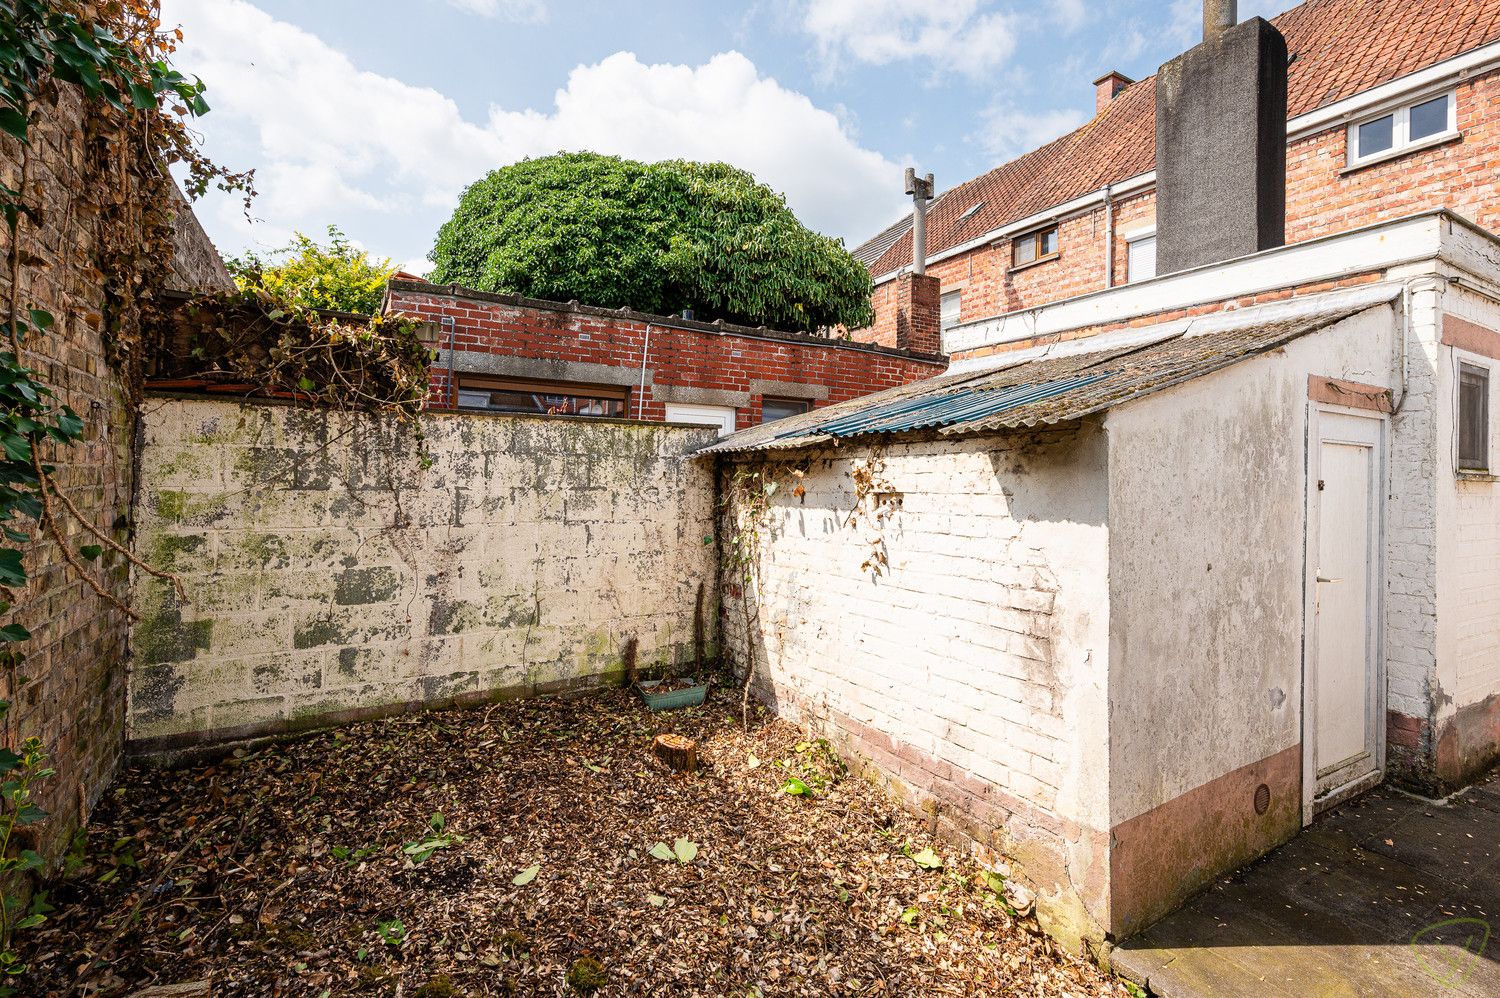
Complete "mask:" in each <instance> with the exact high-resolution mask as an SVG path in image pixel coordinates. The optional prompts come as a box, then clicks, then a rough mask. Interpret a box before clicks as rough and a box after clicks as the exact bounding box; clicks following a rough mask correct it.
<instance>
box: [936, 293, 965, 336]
mask: <svg viewBox="0 0 1500 998" xmlns="http://www.w3.org/2000/svg"><path fill="white" fill-rule="evenodd" d="M960 301H961V292H958V291H950V292H948V293H947V294H945V295H943V297H941V298H939V299H938V325H939V326H940V327H941V328H943V329H947V328H948V327H949V326H956V325H958V316H959V307H960Z"/></svg>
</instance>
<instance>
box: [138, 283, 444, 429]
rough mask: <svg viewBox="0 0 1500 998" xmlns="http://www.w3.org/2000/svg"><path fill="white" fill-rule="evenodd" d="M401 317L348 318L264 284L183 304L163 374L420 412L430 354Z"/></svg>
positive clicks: (338, 403)
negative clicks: (282, 295)
mask: <svg viewBox="0 0 1500 998" xmlns="http://www.w3.org/2000/svg"><path fill="white" fill-rule="evenodd" d="M420 325H421V323H420V322H419V321H418V320H416V319H412V318H409V317H407V316H402V315H374V316H361V317H360V318H358V319H357V320H355V319H345V318H339V317H337V316H330V315H328V314H326V313H322V312H319V311H317V310H315V309H312V308H309V307H307V306H304V305H299V304H297V303H295V302H291V301H288V300H286V299H285V298H280V297H275V296H272V295H270V294H269V293H267V292H265V291H261V290H257V289H253V288H252V289H246V290H243V291H236V292H228V293H223V294H215V295H206V296H203V297H199V298H195V299H193V300H192V301H190V302H186V303H184V304H183V305H181V306H179V307H178V308H177V310H176V312H175V313H174V314H173V316H172V321H171V324H170V325H169V326H167V327H165V334H166V337H165V338H166V339H167V340H168V342H169V348H168V349H165V350H163V355H162V357H161V358H160V360H159V361H158V365H157V372H156V373H157V376H158V377H165V378H172V377H188V378H194V379H199V380H204V381H209V382H212V383H217V384H219V385H242V386H244V387H245V388H246V390H254V391H259V392H268V393H273V394H283V395H291V396H293V397H295V398H297V399H299V400H302V401H310V402H316V403H319V404H321V405H325V406H328V407H330V408H337V409H356V408H357V409H364V410H367V411H371V412H378V411H389V412H394V413H396V414H398V415H405V416H410V415H414V414H415V413H416V412H417V411H419V410H420V409H421V408H422V405H423V403H424V402H425V401H426V399H427V391H428V385H427V364H428V361H429V360H430V359H431V356H432V355H431V352H430V351H429V350H428V348H427V346H426V345H425V344H424V343H423V342H422V340H421V338H420V336H419V335H418V329H419V327H420Z"/></svg>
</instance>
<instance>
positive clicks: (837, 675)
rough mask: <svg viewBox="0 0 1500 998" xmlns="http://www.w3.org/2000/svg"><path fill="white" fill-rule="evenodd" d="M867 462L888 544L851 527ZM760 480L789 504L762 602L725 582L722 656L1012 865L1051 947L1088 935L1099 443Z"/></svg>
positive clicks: (885, 454) (828, 468)
mask: <svg viewBox="0 0 1500 998" xmlns="http://www.w3.org/2000/svg"><path fill="white" fill-rule="evenodd" d="M871 461H873V462H874V468H875V469H876V472H875V474H876V480H877V481H878V482H880V483H881V484H879V485H878V486H877V489H878V491H879V492H880V493H881V494H884V495H887V496H889V497H890V499H889V501H890V502H893V503H899V509H898V510H897V511H896V512H895V513H894V515H893V516H892V517H891V518H890V519H889V521H888V522H887V523H886V524H885V526H884V527H883V529H877V528H876V527H875V526H874V525H873V524H872V522H871V521H870V520H869V519H868V515H869V513H870V511H871V500H869V499H866V500H865V501H864V504H863V507H862V510H863V511H862V512H861V513H860V514H859V516H858V518H857V519H856V520H855V522H854V523H851V522H850V512H851V508H852V506H853V504H854V502H855V490H854V486H853V478H852V474H853V472H854V471H855V470H856V469H857V468H860V467H862V466H864V465H865V464H866V463H868V462H871ZM769 467H770V469H771V473H772V474H773V476H774V477H775V478H776V479H777V480H778V481H779V482H780V483H781V485H782V487H781V488H780V489H779V490H778V491H777V494H776V497H775V506H774V509H773V511H772V513H771V515H770V523H769V526H768V529H767V530H766V531H765V542H764V547H763V550H762V567H761V586H760V588H759V591H758V593H757V592H756V591H755V590H753V589H752V591H751V592H750V594H749V598H750V602H749V603H747V602H746V593H745V591H744V589H743V587H742V586H740V585H739V584H738V583H737V581H736V580H735V579H732V578H729V579H726V581H725V589H724V595H725V601H724V611H723V612H724V627H725V641H726V645H727V648H728V650H729V651H730V653H731V654H732V656H733V661H734V662H735V663H736V664H737V666H738V667H740V668H743V667H744V665H745V664H746V663H747V662H748V661H749V657H750V656H751V655H752V654H753V655H754V656H755V660H756V662H757V668H758V670H759V676H760V681H761V690H762V695H763V696H764V697H765V699H766V700H768V701H769V702H771V703H772V704H774V705H775V707H776V709H777V710H778V711H780V712H782V713H783V714H787V715H790V716H792V717H794V718H797V719H799V720H801V721H803V722H805V723H807V724H809V725H810V726H812V727H813V728H815V729H818V730H821V731H823V732H825V733H827V734H829V736H830V737H831V739H832V740H833V741H834V742H835V744H836V745H837V746H838V747H839V748H840V749H841V750H842V751H843V752H844V754H845V755H846V756H848V757H853V758H855V759H863V760H864V761H865V762H866V763H868V764H869V766H871V767H872V768H873V769H874V770H875V771H877V772H879V773H881V774H882V775H883V776H885V777H887V778H889V779H890V780H892V781H893V784H894V786H895V788H896V789H897V790H898V791H899V792H901V793H902V794H903V795H904V796H905V797H906V798H907V800H908V801H909V802H910V803H911V804H912V805H913V807H914V808H917V809H919V810H921V811H924V812H926V813H928V814H930V815H932V816H933V821H934V822H935V824H936V825H937V827H938V828H939V830H940V831H943V832H945V833H947V834H949V835H951V836H952V837H955V838H957V839H960V840H964V841H967V842H970V843H972V844H973V845H974V846H975V847H976V848H977V849H978V851H979V853H980V855H981V856H984V857H986V858H989V859H993V860H996V861H998V860H999V859H1000V857H1002V856H1003V857H1006V858H1007V859H1008V860H1009V861H1010V862H1011V863H1012V864H1013V866H1012V868H1011V873H1012V874H1013V875H1014V876H1016V877H1017V878H1018V879H1020V880H1021V881H1023V882H1026V883H1029V884H1030V885H1032V886H1033V887H1034V888H1035V889H1036V890H1037V892H1038V895H1039V903H1040V906H1041V909H1042V915H1043V918H1044V920H1045V921H1046V922H1047V924H1048V925H1049V927H1050V928H1051V930H1052V931H1054V932H1056V933H1057V934H1058V935H1060V936H1061V937H1063V938H1065V939H1071V940H1074V941H1077V940H1080V939H1082V938H1085V937H1092V938H1099V937H1100V935H1102V933H1101V932H1100V931H1099V926H1100V925H1102V924H1103V923H1104V922H1105V921H1106V910H1105V909H1106V907H1107V898H1106V889H1107V870H1108V836H1107V832H1106V830H1107V828H1108V825H1107V820H1108V788H1107V779H1108V775H1107V765H1106V763H1105V760H1107V758H1108V750H1107V745H1106V740H1105V733H1106V731H1107V727H1108V720H1107V705H1106V693H1105V688H1104V683H1103V679H1102V676H1103V668H1104V656H1105V655H1106V654H1107V644H1108V634H1107V631H1108V624H1107V619H1106V618H1107V612H1108V611H1107V605H1108V592H1107V576H1108V566H1107V557H1108V543H1107V539H1106V537H1105V534H1106V530H1105V528H1104V526H1103V518H1104V502H1105V490H1106V489H1107V482H1106V481H1105V469H1104V457H1103V446H1102V437H1101V435H1099V434H1098V433H1097V432H1095V431H1092V430H1085V429H1078V428H1073V429H1068V430H1056V431H1049V432H1047V433H1042V434H1035V435H1033V434H1021V435H1017V436H1014V437H1001V436H995V437H985V438H979V439H963V440H935V441H930V442H921V443H909V444H892V445H891V446H890V447H889V448H888V449H885V450H879V449H871V448H869V447H866V446H861V445H859V444H857V443H856V444H852V445H850V446H846V447H844V448H841V449H840V451H838V452H827V453H818V454H814V455H812V456H811V457H810V459H808V460H807V461H806V462H805V463H798V464H786V463H777V464H773V465H770V466H769ZM794 468H795V469H797V470H801V471H802V472H803V475H802V477H801V478H800V479H797V478H796V477H795V476H794V475H793V474H792V471H793V469H794ZM732 473H733V466H730V468H729V469H728V470H727V471H726V474H732ZM794 482H800V484H801V485H802V487H803V488H804V489H805V495H803V496H801V497H800V498H799V497H798V496H796V495H795V490H794V488H793V483H794ZM722 530H724V531H725V532H726V533H725V537H726V538H727V537H729V536H730V535H731V533H732V530H731V528H730V527H729V526H728V525H725V526H724V527H723V528H722ZM721 543H726V544H727V543H729V541H728V540H727V539H725V540H722V541H721ZM876 550H880V551H883V552H884V554H885V556H886V558H887V559H888V565H887V567H886V568H885V569H884V570H883V571H882V573H881V574H880V575H879V576H878V577H877V576H873V575H872V573H871V571H870V570H869V569H868V568H862V567H861V566H862V564H864V563H865V562H866V560H867V559H868V558H870V556H871V554H872V552H874V551H876ZM747 607H748V608H750V609H751V611H752V616H751V621H750V625H749V627H747V626H746V620H745V611H746V609H747ZM756 607H758V615H757V611H756ZM747 638H748V640H747Z"/></svg>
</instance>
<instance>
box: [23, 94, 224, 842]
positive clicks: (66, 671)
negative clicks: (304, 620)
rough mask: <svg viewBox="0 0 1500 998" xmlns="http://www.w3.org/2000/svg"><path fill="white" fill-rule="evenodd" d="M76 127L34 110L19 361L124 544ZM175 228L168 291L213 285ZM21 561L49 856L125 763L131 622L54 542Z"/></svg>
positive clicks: (122, 410) (67, 457)
mask: <svg viewBox="0 0 1500 998" xmlns="http://www.w3.org/2000/svg"><path fill="white" fill-rule="evenodd" d="M83 129H84V110H83V106H82V103H81V102H80V101H79V100H78V99H77V97H76V95H75V93H74V92H73V91H72V89H71V88H68V87H64V88H62V89H61V92H60V94H59V96H58V98H57V103H56V104H54V105H50V106H43V107H41V108H40V109H39V113H38V115H37V118H36V120H35V121H34V124H33V126H32V147H31V155H30V161H31V162H30V183H31V185H32V186H31V189H32V190H33V191H39V192H41V198H42V205H43V210H42V212H41V213H40V216H39V218H38V219H36V220H28V221H27V222H25V223H24V224H23V226H22V230H21V231H22V241H23V245H22V249H23V251H24V252H26V253H30V254H34V255H35V256H36V257H37V258H39V259H40V260H41V261H43V263H41V264H39V265H36V266H28V267H25V268H23V271H22V280H23V282H24V290H23V296H24V299H25V300H24V302H23V307H39V308H44V309H46V310H48V311H50V312H51V313H52V314H53V316H54V317H55V319H56V325H54V326H53V327H52V329H51V330H50V331H48V332H47V333H46V334H45V335H34V336H32V337H31V338H30V339H28V340H27V341H26V342H25V343H24V345H23V349H24V360H25V362H26V363H27V364H28V365H29V366H31V367H32V368H33V369H35V370H36V371H37V372H38V373H39V374H40V376H41V380H42V381H44V382H46V383H48V384H50V385H52V386H53V387H54V388H55V389H56V391H57V392H58V394H59V396H60V398H61V401H62V402H63V403H65V404H67V405H69V406H71V407H72V408H73V409H74V410H75V411H76V412H77V413H78V414H79V415H80V416H82V417H83V419H84V422H85V426H86V429H85V434H84V439H83V440H82V441H81V442H80V443H78V444H75V445H73V446H70V447H65V448H44V450H43V459H44V460H45V461H47V462H48V463H50V464H53V465H54V466H55V467H56V469H57V470H56V473H55V478H56V480H57V482H58V483H59V484H60V485H61V487H62V488H63V489H64V490H65V491H66V493H67V494H68V495H69V497H70V498H71V499H72V500H73V501H74V503H75V504H76V505H77V506H78V507H79V509H80V510H82V512H83V513H84V515H85V516H86V517H87V518H88V519H89V521H90V522H91V523H92V524H93V525H94V526H95V527H97V528H99V529H101V530H104V531H107V532H109V533H110V534H111V535H112V536H114V537H115V538H117V539H119V540H121V541H124V540H125V539H126V534H125V529H126V525H127V524H128V523H129V514H130V497H131V446H132V438H133V426H134V418H135V413H134V410H133V408H132V406H131V403H130V393H129V391H128V390H127V388H126V386H125V384H124V383H123V381H122V380H121V378H120V377H119V376H118V375H117V374H116V372H115V371H114V370H113V369H112V368H111V366H110V364H109V362H108V360H107V359H106V356H107V355H106V350H105V343H104V340H103V335H102V333H103V330H102V324H103V321H104V320H103V316H102V313H103V311H104V294H103V290H102V288H101V286H100V285H99V275H98V273H97V272H96V271H91V270H90V269H89V268H90V265H91V264H92V261H93V252H94V234H93V230H92V224H91V222H89V221H88V220H89V219H91V218H92V217H93V216H92V215H91V214H89V213H88V212H86V211H80V210H76V208H77V206H76V205H75V204H74V203H73V200H74V198H75V196H76V194H77V193H78V192H79V191H81V190H83V189H84V183H83V181H82V180H81V175H82V171H83V170H84V169H85V167H86V165H87V164H86V162H85V159H84V155H85V153H84V142H83ZM21 172H22V163H21V150H20V147H19V145H18V144H17V143H16V142H15V141H14V140H12V139H10V138H9V137H6V138H4V139H3V140H0V183H4V184H6V185H7V186H9V187H11V188H19V187H21V182H20V181H21ZM179 222H180V224H179V225H178V233H177V242H178V244H179V245H180V246H181V247H182V248H183V252H182V253H181V254H180V257H179V259H177V260H175V261H173V274H172V275H169V277H168V280H169V282H170V283H172V284H174V285H175V286H178V287H183V288H188V287H195V286H202V285H205V284H213V283H214V281H215V279H216V273H220V272H222V270H223V264H222V262H220V261H219V259H218V256H217V254H216V253H215V252H214V250H213V247H212V245H211V244H209V243H208V241H207V237H206V236H204V235H203V233H202V230H201V229H200V228H198V227H197V225H196V221H195V220H193V219H192V215H191V212H188V211H187V210H186V209H185V208H184V211H183V213H182V214H180V215H179ZM0 241H4V240H3V237H0ZM8 248H9V247H8V246H6V247H5V249H6V250H8ZM215 267H217V271H215V269H214V268H215ZM0 270H3V268H0ZM0 293H4V294H6V296H7V299H8V295H9V272H8V270H6V271H4V272H0ZM7 349H8V348H7ZM17 526H20V524H17ZM66 535H67V542H68V545H69V546H70V547H71V548H72V549H74V550H75V551H76V550H77V548H78V547H79V546H81V545H84V544H89V543H92V542H93V538H91V537H89V536H88V535H87V534H86V533H85V532H84V531H83V530H82V529H81V528H80V527H78V526H77V525H76V524H71V523H69V524H67V526H66ZM26 564H27V566H28V569H29V571H30V572H31V575H32V581H31V583H30V585H29V586H28V587H27V588H26V590H25V591H24V592H22V593H18V594H17V595H16V597H15V598H14V604H15V607H16V609H15V612H14V618H13V619H14V620H15V621H17V622H19V623H21V624H23V625H25V626H26V627H27V628H28V629H29V630H30V631H31V633H32V635H33V637H32V640H30V641H28V642H25V643H24V644H23V645H22V646H21V650H22V651H24V653H25V654H26V656H27V658H26V662H25V664H24V665H23V666H22V667H21V669H20V672H21V673H23V674H24V675H26V676H29V677H30V679H31V681H30V682H29V683H27V684H26V685H25V686H23V687H22V688H21V689H20V690H19V691H17V690H16V689H15V687H14V686H13V685H12V684H11V678H10V677H6V678H4V679H0V684H3V686H4V689H3V693H0V696H3V697H4V699H7V700H12V701H14V702H15V706H14V708H13V709H12V711H11V713H10V716H9V718H8V719H7V721H6V724H5V727H4V733H5V738H4V743H5V744H7V745H14V744H15V743H16V742H18V741H20V740H21V739H23V738H26V737H28V736H31V735H36V736H39V737H40V738H41V739H42V742H43V745H44V746H45V748H46V751H47V753H48V754H49V756H50V763H51V765H52V766H53V767H54V768H55V769H56V770H57V775H56V776H55V777H53V778H51V779H49V780H46V781H45V782H44V783H42V784H41V785H40V787H39V797H40V803H41V805H42V806H43V807H44V808H46V809H47V810H48V811H49V812H51V817H49V818H48V819H47V820H46V821H45V822H43V823H42V824H41V825H39V826H36V827H35V828H33V829H28V830H26V831H27V834H28V835H30V834H35V836H36V840H37V841H36V844H37V847H38V848H39V850H40V851H41V852H42V853H43V854H44V855H46V856H47V857H48V858H49V859H56V858H57V857H58V856H59V855H60V854H61V852H62V851H63V849H64V848H65V847H66V845H67V843H68V841H69V840H70V838H71V837H72V834H73V831H74V830H75V829H76V828H78V827H79V825H80V824H82V823H83V822H84V821H85V820H86V819H87V816H88V814H89V812H90V811H91V809H92V807H93V804H94V802H95V801H96V800H97V799H98V797H99V794H100V793H101V792H102V791H103V789H104V787H105V786H106V785H107V784H108V783H109V781H110V779H111V777H112V776H113V774H114V772H115V769H116V767H117V765H118V762H119V758H120V753H121V750H122V746H123V741H124V718H125V649H126V622H125V619H124V616H123V615H122V614H121V613H120V612H119V611H117V610H116V609H114V608H113V607H112V606H110V605H109V604H108V603H106V602H105V601H104V600H102V599H100V598H99V597H98V596H96V595H95V594H94V592H93V591H92V590H91V589H90V588H89V587H88V586H87V585H86V584H85V583H84V582H83V581H82V580H80V579H79V578H78V577H77V576H76V575H74V574H73V573H72V570H71V569H69V568H67V567H66V565H65V564H64V562H63V560H62V558H61V557H60V556H59V554H58V552H57V550H56V548H55V546H54V545H53V544H52V543H51V542H50V541H47V540H38V541H37V542H35V543H34V544H33V545H32V546H31V547H30V549H29V550H28V551H27V553H26ZM96 566H97V573H96V578H97V579H98V580H99V581H100V583H101V584H102V585H103V587H104V588H105V589H106V590H107V591H109V592H111V593H113V594H114V595H115V596H117V597H119V598H120V599H122V600H123V599H125V598H126V596H127V592H128V587H129V572H128V570H127V566H126V565H125V564H124V562H123V560H122V559H120V558H118V557H116V556H115V555H113V554H105V555H104V556H102V557H101V558H100V559H99V561H98V562H97V563H96Z"/></svg>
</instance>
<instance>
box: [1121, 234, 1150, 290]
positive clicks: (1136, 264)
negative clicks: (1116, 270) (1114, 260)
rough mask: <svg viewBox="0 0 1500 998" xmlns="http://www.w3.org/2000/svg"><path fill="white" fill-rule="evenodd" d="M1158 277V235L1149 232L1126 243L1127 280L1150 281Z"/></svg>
mask: <svg viewBox="0 0 1500 998" xmlns="http://www.w3.org/2000/svg"><path fill="white" fill-rule="evenodd" d="M1155 276H1156V233H1155V232H1148V233H1145V234H1143V235H1140V236H1137V237H1135V238H1134V239H1130V240H1127V241H1126V243H1125V280H1126V281H1131V282H1134V281H1148V280H1150V279H1151V278H1153V277H1155Z"/></svg>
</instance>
